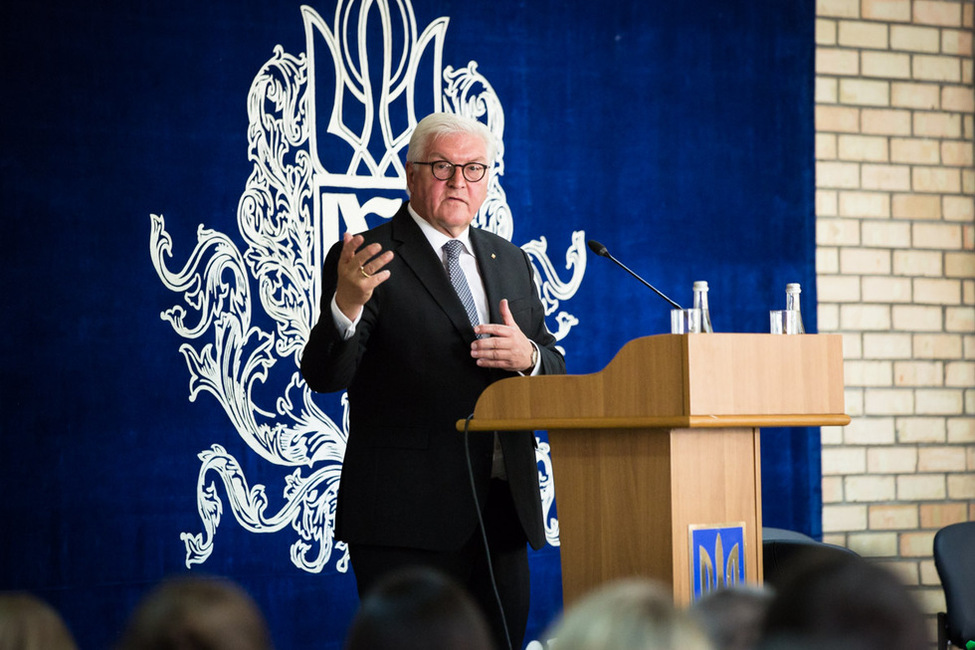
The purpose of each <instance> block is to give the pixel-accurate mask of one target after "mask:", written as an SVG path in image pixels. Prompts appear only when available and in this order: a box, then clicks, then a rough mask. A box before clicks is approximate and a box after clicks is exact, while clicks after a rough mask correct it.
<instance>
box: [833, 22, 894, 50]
mask: <svg viewBox="0 0 975 650" xmlns="http://www.w3.org/2000/svg"><path fill="white" fill-rule="evenodd" d="M837 43H838V44H839V45H841V46H842V47H861V48H872V49H875V50H886V49H887V25H884V24H883V23H876V22H864V21H861V20H841V21H839V25H838V32H837Z"/></svg>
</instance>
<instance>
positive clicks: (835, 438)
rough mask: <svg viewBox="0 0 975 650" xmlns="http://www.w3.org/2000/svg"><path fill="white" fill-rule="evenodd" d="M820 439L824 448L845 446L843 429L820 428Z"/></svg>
mask: <svg viewBox="0 0 975 650" xmlns="http://www.w3.org/2000/svg"><path fill="white" fill-rule="evenodd" d="M819 437H820V440H821V441H822V443H823V446H824V447H829V446H830V445H833V446H836V445H842V444H843V427H839V426H825V427H820V428H819Z"/></svg>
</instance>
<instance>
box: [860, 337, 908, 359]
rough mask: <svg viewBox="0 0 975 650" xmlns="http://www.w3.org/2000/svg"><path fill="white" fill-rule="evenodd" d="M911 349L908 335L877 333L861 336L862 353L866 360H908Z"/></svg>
mask: <svg viewBox="0 0 975 650" xmlns="http://www.w3.org/2000/svg"><path fill="white" fill-rule="evenodd" d="M911 348H912V338H911V335H910V334H900V333H894V334H885V333H879V332H878V333H866V334H864V335H863V353H864V356H865V357H866V358H868V359H910V358H911Z"/></svg>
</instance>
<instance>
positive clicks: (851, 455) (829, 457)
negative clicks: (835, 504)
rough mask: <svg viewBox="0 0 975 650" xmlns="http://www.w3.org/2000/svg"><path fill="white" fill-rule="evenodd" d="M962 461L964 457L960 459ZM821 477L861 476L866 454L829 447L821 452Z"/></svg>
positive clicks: (854, 450)
mask: <svg viewBox="0 0 975 650" xmlns="http://www.w3.org/2000/svg"><path fill="white" fill-rule="evenodd" d="M962 460H964V456H963V457H962ZM822 465H823V476H830V475H836V474H863V473H864V472H866V470H867V454H866V449H864V448H863V447H830V448H826V449H823V451H822Z"/></svg>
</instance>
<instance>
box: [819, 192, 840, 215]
mask: <svg viewBox="0 0 975 650" xmlns="http://www.w3.org/2000/svg"><path fill="white" fill-rule="evenodd" d="M837 196H839V193H838V192H837V191H836V190H816V216H817V217H835V216H836V214H837V212H836V201H837Z"/></svg>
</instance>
